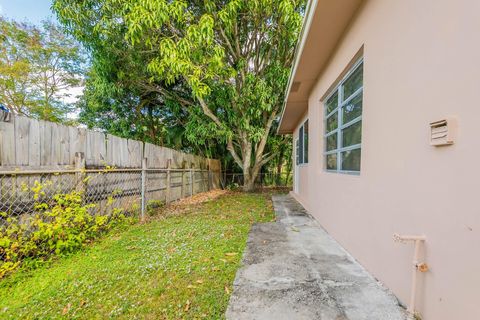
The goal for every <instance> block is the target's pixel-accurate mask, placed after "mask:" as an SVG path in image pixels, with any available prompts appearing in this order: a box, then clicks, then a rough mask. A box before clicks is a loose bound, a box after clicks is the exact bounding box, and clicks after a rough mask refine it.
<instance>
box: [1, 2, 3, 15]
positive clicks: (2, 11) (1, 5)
mask: <svg viewBox="0 0 480 320" xmlns="http://www.w3.org/2000/svg"><path fill="white" fill-rule="evenodd" d="M2 13H3V7H2V5H1V4H0V14H2Z"/></svg>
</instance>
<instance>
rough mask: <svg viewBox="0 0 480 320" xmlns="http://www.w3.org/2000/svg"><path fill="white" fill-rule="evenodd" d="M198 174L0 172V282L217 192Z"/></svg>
mask: <svg viewBox="0 0 480 320" xmlns="http://www.w3.org/2000/svg"><path fill="white" fill-rule="evenodd" d="M219 175H220V172H215V171H210V170H200V169H193V168H192V169H115V168H108V167H107V168H105V169H94V170H91V169H90V170H88V169H83V170H63V171H52V170H45V171H38V170H35V171H3V172H0V279H1V278H2V277H3V276H5V275H6V274H8V273H10V272H11V271H13V270H14V269H16V268H18V267H19V266H20V264H28V263H34V264H35V263H38V262H39V261H45V260H48V259H49V257H50V256H52V255H53V254H60V253H65V252H70V251H73V250H74V249H77V248H79V247H81V246H82V245H84V244H85V243H88V242H89V241H91V240H92V239H93V238H95V237H97V236H98V234H99V233H102V232H104V231H106V230H108V229H109V228H111V227H112V226H113V225H114V224H115V223H116V222H118V221H123V220H126V219H132V218H133V219H136V218H138V219H144V218H145V217H146V216H147V215H149V214H152V213H154V212H155V211H156V210H158V208H159V207H162V206H164V205H165V204H167V203H169V202H172V201H175V200H178V199H181V198H185V197H189V196H191V195H194V194H197V193H201V192H205V191H208V190H210V189H214V188H216V187H217V183H216V181H218V180H219V178H220V176H219Z"/></svg>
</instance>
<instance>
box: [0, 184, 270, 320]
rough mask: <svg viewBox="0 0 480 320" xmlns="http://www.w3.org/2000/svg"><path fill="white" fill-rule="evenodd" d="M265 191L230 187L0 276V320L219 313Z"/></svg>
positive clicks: (261, 214) (264, 217) (264, 203)
mask: <svg viewBox="0 0 480 320" xmlns="http://www.w3.org/2000/svg"><path fill="white" fill-rule="evenodd" d="M272 219H273V210H272V206H271V203H270V197H269V196H268V194H243V193H230V194H227V195H224V196H221V197H219V198H217V199H215V200H212V201H209V202H205V203H203V204H200V205H195V206H192V207H191V208H189V209H188V210H186V211H185V212H183V213H181V214H178V215H171V216H169V217H167V218H161V219H153V220H152V221H149V222H147V223H145V224H137V225H132V226H128V227H126V228H124V229H122V230H116V231H113V232H111V233H110V234H109V235H107V236H105V237H104V238H103V239H102V240H99V241H97V242H96V243H95V244H94V245H92V246H90V247H89V248H87V249H85V250H83V251H81V252H78V253H76V254H74V255H72V256H70V257H65V258H61V259H59V260H57V261H55V262H54V263H52V264H51V265H50V266H49V267H44V268H40V269H36V270H34V271H19V272H17V273H16V274H14V275H13V276H10V277H8V278H7V279H4V280H2V281H0V318H1V319H53V318H68V319H77V318H78V319H106V318H115V319H199V318H206V319H221V318H224V313H225V310H226V308H227V305H228V300H229V296H230V293H231V290H232V283H233V279H234V277H235V272H236V270H237V269H238V267H239V265H240V260H241V255H242V252H243V250H244V247H245V244H246V239H247V235H248V232H249V230H250V227H251V225H252V223H254V222H261V221H271V220H272Z"/></svg>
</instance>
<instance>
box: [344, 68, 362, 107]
mask: <svg viewBox="0 0 480 320" xmlns="http://www.w3.org/2000/svg"><path fill="white" fill-rule="evenodd" d="M362 83H363V65H361V66H359V67H358V68H357V69H356V70H355V72H354V73H352V74H351V75H350V77H348V79H347V80H346V81H345V82H344V84H343V100H347V99H348V97H350V96H351V95H352V94H353V93H354V92H355V91H357V89H358V88H360V87H361V86H362Z"/></svg>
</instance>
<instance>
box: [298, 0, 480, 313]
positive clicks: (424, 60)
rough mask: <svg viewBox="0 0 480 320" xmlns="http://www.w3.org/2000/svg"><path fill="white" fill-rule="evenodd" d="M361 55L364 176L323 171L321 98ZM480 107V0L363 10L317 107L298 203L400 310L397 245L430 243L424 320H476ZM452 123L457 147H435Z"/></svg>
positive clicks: (376, 3) (421, 303) (404, 288)
mask: <svg viewBox="0 0 480 320" xmlns="http://www.w3.org/2000/svg"><path fill="white" fill-rule="evenodd" d="M362 46H364V49H363V50H364V52H363V57H364V96H363V97H364V100H363V105H364V106H363V129H362V130H363V131H362V135H363V136H362V160H361V161H362V163H361V173H360V175H358V176H355V175H346V174H338V173H327V172H325V171H324V169H323V167H324V164H323V161H324V159H323V156H322V150H323V148H324V147H323V138H322V137H323V104H322V103H321V102H320V99H321V97H322V96H324V94H325V93H326V91H327V90H328V88H329V87H330V86H331V85H332V83H334V82H335V81H336V80H337V78H338V76H339V75H340V74H341V73H342V71H343V70H344V68H345V67H346V66H347V65H348V64H349V62H350V61H351V59H352V58H353V56H354V55H355V54H356V53H357V52H358V50H359V49H360V48H361V47H362ZM479 101H480V1H478V0H461V1H452V0H401V1H399V0H370V1H366V2H365V4H364V5H363V6H362V7H361V9H360V10H359V12H357V14H356V17H355V19H354V20H353V22H352V24H351V25H350V27H349V29H348V30H347V31H346V33H345V35H344V37H343V38H342V40H341V43H340V44H339V46H338V47H337V49H336V51H335V53H334V55H333V56H332V57H331V59H330V62H329V64H328V67H327V68H326V69H325V70H324V71H323V72H322V74H321V75H320V76H319V78H318V82H317V83H316V85H315V87H314V89H313V91H312V92H311V94H310V98H309V109H308V114H307V116H308V118H309V124H310V144H309V145H310V149H309V164H308V166H304V167H302V168H301V169H300V175H299V177H296V178H300V179H301V180H300V181H301V184H302V186H301V187H300V192H299V196H300V199H301V200H302V202H303V203H304V205H305V206H306V207H308V209H310V212H311V213H312V214H313V215H314V216H315V217H316V219H318V221H319V222H320V223H321V224H322V225H323V226H324V227H325V229H326V230H327V231H328V232H329V233H330V234H331V235H332V236H334V237H335V238H336V239H337V240H338V241H339V242H340V243H341V244H342V245H343V246H344V247H345V248H346V249H347V250H348V251H349V252H350V253H351V254H352V255H353V256H354V257H355V258H357V259H358V261H359V262H360V263H361V264H363V265H364V266H365V267H366V268H367V269H368V270H369V271H370V272H371V273H372V274H373V275H374V276H376V277H377V278H378V279H379V280H381V281H382V282H383V283H384V284H385V285H386V286H388V287H389V288H390V289H392V290H393V292H394V293H395V294H396V295H397V296H398V297H399V298H400V300H401V301H403V302H404V303H407V302H408V298H409V290H410V276H411V260H412V254H413V246H412V245H403V244H399V243H395V242H393V240H392V235H393V234H394V233H396V232H398V233H402V234H425V235H426V236H427V242H426V246H425V250H424V256H425V260H426V262H427V263H428V264H429V266H430V267H431V270H430V271H429V272H427V273H425V274H421V275H420V277H419V278H420V283H419V287H418V292H419V293H418V299H417V309H418V311H420V312H421V314H422V316H423V319H425V320H453V319H465V320H467V319H468V320H476V319H480V307H479V306H478V302H479V301H480V300H479V299H480V200H479V199H480V106H479ZM449 115H454V116H456V117H457V118H458V124H459V130H458V136H457V139H456V141H455V144H454V145H452V146H447V147H440V148H436V147H432V146H430V145H429V123H430V122H432V121H435V120H438V119H442V118H444V117H445V116H449ZM296 131H297V130H296ZM296 134H297V133H296V132H295V135H296Z"/></svg>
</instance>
